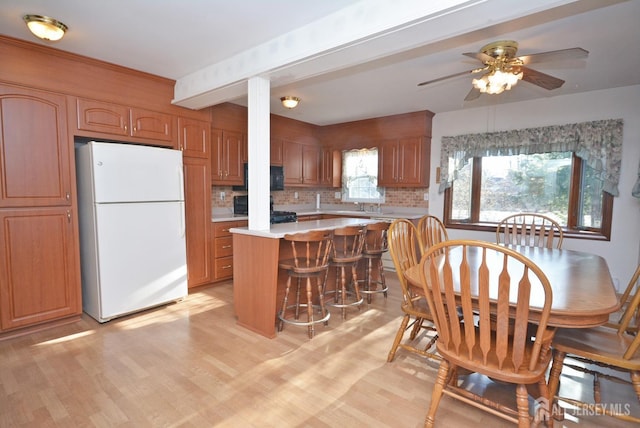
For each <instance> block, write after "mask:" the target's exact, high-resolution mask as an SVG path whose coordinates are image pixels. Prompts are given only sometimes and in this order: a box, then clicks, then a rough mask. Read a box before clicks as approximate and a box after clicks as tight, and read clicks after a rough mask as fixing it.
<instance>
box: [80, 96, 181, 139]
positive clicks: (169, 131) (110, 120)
mask: <svg viewBox="0 0 640 428" xmlns="http://www.w3.org/2000/svg"><path fill="white" fill-rule="evenodd" d="M77 115H78V130H80V131H90V132H97V133H101V134H108V135H111V136H112V137H113V138H115V139H119V140H122V139H123V137H124V138H125V139H126V137H133V138H136V139H144V140H153V141H155V142H159V143H157V145H160V146H166V147H174V142H175V137H174V127H175V125H174V116H172V115H170V114H166V113H160V112H155V111H150V110H145V109H141V108H137V107H129V106H124V105H120V104H114V103H108V102H103V101H95V100H88V99H83V98H78V99H77Z"/></svg>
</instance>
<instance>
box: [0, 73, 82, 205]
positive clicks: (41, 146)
mask: <svg viewBox="0 0 640 428" xmlns="http://www.w3.org/2000/svg"><path fill="white" fill-rule="evenodd" d="M0 114H1V116H0V127H1V131H2V132H1V134H0V150H1V153H0V161H1V162H2V164H1V166H0V168H2V169H1V170H0V208H6V207H24V206H51V205H65V206H70V205H71V192H72V188H73V187H74V184H72V177H73V176H72V173H71V171H72V163H73V157H72V147H71V145H70V143H69V137H68V134H67V124H66V117H67V113H66V97H64V96H63V95H60V94H55V93H51V92H44V91H37V90H32V89H27V88H23V87H19V86H10V85H3V84H0Z"/></svg>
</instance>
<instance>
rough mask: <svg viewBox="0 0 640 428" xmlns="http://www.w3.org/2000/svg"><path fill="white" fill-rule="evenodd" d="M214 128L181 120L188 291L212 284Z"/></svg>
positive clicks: (179, 119)
mask: <svg viewBox="0 0 640 428" xmlns="http://www.w3.org/2000/svg"><path fill="white" fill-rule="evenodd" d="M210 137H211V125H210V123H209V122H205V121H201V120H195V119H187V118H182V117H181V118H178V145H179V148H180V150H182V155H183V158H182V162H183V166H184V192H185V216H186V231H185V235H186V246H187V284H188V286H189V288H191V287H196V286H198V285H202V284H206V283H208V282H211V281H212V279H213V275H212V269H211V262H210V261H211V242H210V239H209V236H210V233H211V232H210V229H211V161H210V159H209V158H210V154H211V150H210V147H211V138H210Z"/></svg>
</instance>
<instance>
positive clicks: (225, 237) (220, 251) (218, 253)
mask: <svg viewBox="0 0 640 428" xmlns="http://www.w3.org/2000/svg"><path fill="white" fill-rule="evenodd" d="M247 224H248V222H247V221H246V220H240V221H222V222H216V223H213V247H214V250H213V254H214V259H213V266H214V267H213V277H214V278H213V280H214V281H222V280H225V279H231V278H233V236H232V234H231V232H230V231H229V230H230V229H232V228H234V227H243V226H247Z"/></svg>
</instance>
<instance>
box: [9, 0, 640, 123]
mask: <svg viewBox="0 0 640 428" xmlns="http://www.w3.org/2000/svg"><path fill="white" fill-rule="evenodd" d="M433 1H435V0H433ZM511 1H512V3H509V2H508V1H505V0H471V1H461V0H450V1H449V2H447V1H445V0H441V1H439V2H435V3H437V4H438V7H439V8H440V9H442V10H444V11H449V10H451V12H450V13H448V15H447V14H442V15H446V16H439V17H438V18H437V19H436V18H430V19H425V20H423V21H421V22H419V23H416V22H409V21H407V22H406V25H403V26H397V27H395V28H392V29H390V30H389V31H386V32H384V34H382V33H378V34H374V35H372V37H368V38H366V39H360V40H354V42H353V43H350V44H349V45H348V46H347V45H343V46H337V45H336V46H334V48H335V49H334V50H332V51H331V52H330V53H329V54H328V53H327V52H328V51H325V52H323V51H321V50H318V51H317V52H316V55H315V56H314V57H313V61H307V62H306V64H303V65H300V64H294V62H293V61H291V62H290V63H285V62H283V63H282V64H281V67H271V68H270V69H265V73H262V74H263V76H266V77H268V78H269V79H270V80H271V82H272V83H271V112H272V113H275V114H279V115H282V116H287V117H291V118H294V119H298V120H302V121H305V122H310V123H315V124H318V125H325V124H330V123H337V122H345V121H351V120H359V119H364V118H369V117H377V116H386V115H391V114H397V113H405V112H410V111H418V110H431V111H433V112H435V113H436V114H437V113H441V112H446V111H452V110H459V109H463V108H472V107H478V106H486V105H492V104H496V103H505V102H515V101H522V100H529V99H535V98H540V97H552V96H557V95H564V94H570V93H576V92H583V91H593V90H599V89H607V88H614V87H622V86H630V85H637V84H640V49H639V48H638V44H639V43H640V25H638V22H639V21H640V1H637V0H620V1H618V0H610V1H607V0H578V1H576V0H557V1H554V0H545V1H544V2H539V3H540V4H542V3H544V5H543V6H539V7H537V8H536V7H535V6H529V9H528V10H526V11H524V10H522V9H520V10H519V11H518V12H517V13H516V12H514V13H513V14H511V15H510V14H509V13H508V12H509V11H508V10H505V11H504V12H503V13H500V14H493V13H491V12H490V11H491V7H494V8H495V7H502V8H505V9H508V5H510V4H511V5H515V4H516V2H515V1H513V0H511ZM435 3H432V4H435ZM450 3H458V5H459V6H461V7H460V9H462V8H464V9H465V10H466V12H465V13H466V15H465V14H464V13H463V12H459V11H453V10H452V9H447V7H450V6H451V5H450ZM525 3H528V2H524V1H522V2H521V1H520V0H518V6H519V7H520V6H521V5H522V4H525ZM534 3H537V2H534ZM381 4H382V5H385V6H386V7H389V6H393V7H398V8H402V7H403V6H406V7H409V6H411V5H415V4H416V2H415V0H414V1H412V0H322V1H318V0H269V1H266V0H240V1H229V0H110V1H98V0H93V1H89V0H55V1H51V0H2V1H1V2H0V34H4V35H8V36H11V37H15V38H19V39H24V40H28V41H31V42H34V43H40V44H48V45H50V46H51V47H54V48H56V49H60V50H64V51H69V52H74V53H78V54H81V55H85V56H89V57H92V58H97V59H100V60H103V61H107V62H111V63H115V64H120V65H123V66H126V67H130V68H133V69H137V70H142V71H145V72H149V73H152V74H156V75H159V76H163V77H167V78H170V79H174V80H177V81H178V82H181V81H182V80H183V79H188V78H189V76H192V75H194V74H197V73H198V72H200V71H201V70H206V69H207V67H210V66H212V65H215V64H221V63H222V64H224V61H225V60H228V59H229V58H232V57H234V56H238V55H242V54H243V53H246V52H249V49H250V48H252V47H254V46H257V45H263V44H267V42H269V41H272V40H273V39H275V38H278V37H282V36H283V35H285V34H287V33H291V32H292V31H294V30H297V29H300V28H302V27H305V26H306V27H309V28H313V27H311V26H313V25H314V24H315V25H316V27H315V28H317V25H318V22H319V21H318V20H320V19H322V18H325V17H327V16H334V17H336V19H338V18H341V16H340V15H339V14H340V13H341V12H342V11H346V10H347V9H349V8H350V12H351V13H353V12H354V11H357V12H359V13H360V12H361V13H365V14H366V12H367V8H369V7H372V6H374V5H377V6H380V5H381ZM440 4H441V6H440ZM505 5H506V6H505ZM514 7H515V6H514ZM26 13H32V14H41V15H48V16H52V17H55V18H57V19H59V20H61V21H62V22H64V23H65V24H67V25H68V26H69V31H68V33H67V34H66V36H65V37H64V39H62V40H61V41H59V42H55V43H47V42H42V41H39V40H37V39H36V38H35V37H33V36H32V35H31V34H30V33H29V32H28V30H27V28H26V25H24V23H23V22H22V16H23V15H24V14H26ZM470 16H471V17H472V19H470V18H469V17H470ZM444 24H446V25H447V26H446V27H445V28H443V27H444ZM438 25H439V27H438ZM327 31H331V30H330V29H327ZM324 37H327V38H329V37H328V35H325V36H324ZM505 39H509V40H516V41H517V42H518V43H519V44H520V49H519V51H518V53H519V54H520V55H527V54H532V53H538V52H545V51H551V50H558V49H566V48H573V47H581V48H583V49H586V50H587V51H589V57H588V58H587V59H586V60H574V61H555V62H550V63H541V64H536V65H535V66H533V65H532V68H534V69H536V70H539V71H541V72H544V73H547V74H551V75H553V76H556V77H559V78H561V79H564V80H566V83H565V84H564V86H563V87H561V88H559V89H556V90H553V91H547V90H544V89H541V88H538V87H536V86H534V85H532V84H530V83H528V82H520V83H518V85H517V86H516V87H515V88H514V89H512V90H511V91H508V92H505V93H503V94H501V95H494V96H490V95H482V96H481V97H480V98H479V99H478V100H475V101H470V102H463V99H464V97H465V95H466V94H467V92H468V91H469V89H470V88H471V79H472V76H471V75H467V76H460V77H456V78H452V79H448V80H445V81H442V82H439V83H435V84H432V85H427V86H422V87H418V86H417V84H418V83H419V82H422V81H426V80H431V79H435V78H438V77H441V76H445V75H449V74H452V73H458V72H462V71H465V70H471V69H473V68H476V67H477V66H478V65H479V64H480V63H479V62H478V61H475V60H473V59H471V58H468V57H465V56H463V55H462V53H463V52H477V51H478V50H479V49H480V48H481V47H482V46H483V45H485V44H487V43H490V42H493V41H496V40H505ZM337 51H340V54H341V55H343V58H344V55H348V56H349V57H350V58H354V60H353V61H344V62H345V64H346V66H343V67H335V66H334V67H332V68H329V67H325V68H324V69H327V70H329V71H327V72H323V73H321V74H315V75H314V74H313V73H309V72H308V71H307V72H306V73H302V72H299V70H300V69H301V68H300V67H302V66H306V67H307V69H308V67H309V64H312V65H313V66H318V69H323V66H324V65H325V64H326V63H327V60H328V59H329V57H331V54H334V57H333V59H335V53H336V52H337ZM365 52H366V53H365ZM7 60H10V59H7V58H3V59H1V60H0V64H1V61H7ZM314 61H315V62H314ZM323 61H325V62H324V63H323ZM296 76H298V77H296ZM244 80H246V77H244V76H242V75H239V77H238V81H241V82H242V84H241V85H237V86H238V87H241V88H243V90H246V85H245V84H244ZM232 86H233V85H232ZM219 89H220V88H217V87H215V85H214V86H213V87H212V88H211V94H210V95H211V96H209V97H208V98H207V100H209V99H210V100H217V102H219V101H221V100H228V101H231V102H235V103H238V104H242V105H247V100H246V95H244V94H243V93H242V91H243V90H240V93H239V92H238V90H232V91H226V92H225V90H224V88H222V90H219ZM227 89H228V88H227ZM236 89H237V88H236ZM284 95H295V96H298V97H300V98H301V99H302V102H301V103H300V105H299V106H298V107H297V108H296V109H294V110H286V109H284V108H283V107H282V106H281V105H280V102H279V98H280V97H281V96H284Z"/></svg>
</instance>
